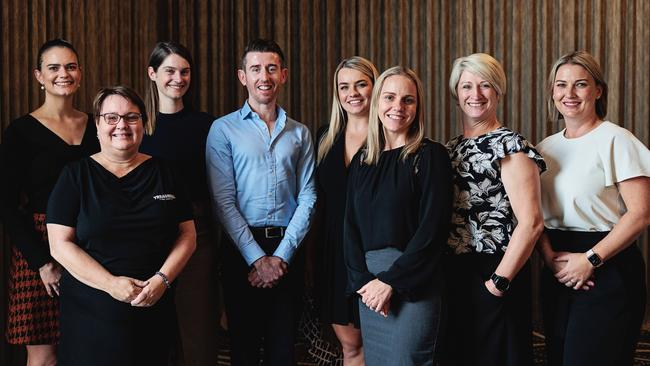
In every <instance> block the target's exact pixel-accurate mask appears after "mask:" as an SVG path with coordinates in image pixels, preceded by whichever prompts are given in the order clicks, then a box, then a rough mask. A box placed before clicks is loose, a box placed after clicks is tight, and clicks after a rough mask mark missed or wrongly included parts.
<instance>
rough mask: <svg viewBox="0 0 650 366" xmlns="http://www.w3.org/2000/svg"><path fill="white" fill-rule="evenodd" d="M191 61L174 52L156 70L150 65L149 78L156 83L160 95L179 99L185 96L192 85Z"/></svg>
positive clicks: (160, 96)
mask: <svg viewBox="0 0 650 366" xmlns="http://www.w3.org/2000/svg"><path fill="white" fill-rule="evenodd" d="M190 71H191V70H190V63H189V62H188V61H187V60H186V59H184V58H183V57H181V56H179V55H177V54H175V53H172V54H170V55H169V56H167V57H166V58H165V59H164V60H163V62H162V63H161V64H160V66H159V67H158V70H154V68H153V67H151V66H150V67H149V68H148V69H147V72H148V74H149V78H150V79H151V80H152V81H153V82H155V83H156V87H157V89H158V97H159V98H160V99H162V98H169V99H171V100H177V99H181V98H183V95H185V93H187V90H188V89H189V87H190V79H191V74H190Z"/></svg>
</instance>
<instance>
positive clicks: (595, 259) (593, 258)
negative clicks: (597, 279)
mask: <svg viewBox="0 0 650 366" xmlns="http://www.w3.org/2000/svg"><path fill="white" fill-rule="evenodd" d="M585 254H586V255H587V260H588V261H589V263H591V265H592V266H594V267H600V266H602V265H603V259H602V258H601V257H600V256H599V255H598V254H597V253H596V252H594V250H593V249H589V250H588V251H587V253H585Z"/></svg>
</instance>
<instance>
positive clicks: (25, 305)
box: [6, 213, 59, 345]
mask: <svg viewBox="0 0 650 366" xmlns="http://www.w3.org/2000/svg"><path fill="white" fill-rule="evenodd" d="M34 228H35V229H36V231H37V232H39V233H41V236H42V239H43V245H48V243H47V229H46V226H45V214H36V213H35V214H34ZM12 252H13V255H12V257H11V266H10V268H9V306H8V314H7V329H6V337H7V342H9V343H11V344H25V345H36V344H56V343H57V342H58V340H59V298H58V297H56V296H55V297H50V296H49V295H48V294H47V292H46V291H45V286H44V285H43V282H42V281H41V276H40V275H39V274H38V272H34V271H32V270H31V269H29V267H27V261H26V260H25V258H24V257H23V255H22V254H21V253H20V251H18V249H16V247H15V246H13V245H12Z"/></svg>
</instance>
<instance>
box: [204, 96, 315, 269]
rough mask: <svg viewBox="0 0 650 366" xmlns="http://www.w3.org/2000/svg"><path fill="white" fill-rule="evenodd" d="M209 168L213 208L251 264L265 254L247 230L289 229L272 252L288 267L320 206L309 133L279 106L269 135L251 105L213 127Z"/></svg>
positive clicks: (215, 122)
mask: <svg viewBox="0 0 650 366" xmlns="http://www.w3.org/2000/svg"><path fill="white" fill-rule="evenodd" d="M205 154H206V166H207V173H208V182H209V188H210V191H211V195H212V200H213V203H214V204H213V207H214V209H215V212H216V215H217V217H218V218H219V220H221V224H222V225H223V227H224V229H225V230H226V232H227V233H228V235H230V238H231V239H232V241H233V242H234V243H235V245H237V248H238V249H239V251H240V253H241V254H242V256H243V257H244V259H245V260H246V263H248V265H251V264H253V263H254V262H255V261H256V260H258V259H259V258H261V257H263V256H265V255H266V254H265V253H264V251H263V250H262V248H261V247H260V246H259V244H258V243H257V242H256V241H255V239H254V238H253V234H252V233H251V231H250V229H249V226H252V227H266V226H286V227H287V229H286V231H285V234H284V237H283V238H282V241H281V242H280V244H279V245H278V248H277V249H276V250H275V253H273V255H274V256H278V257H280V258H282V259H283V260H284V261H285V262H287V263H289V262H290V260H291V257H292V256H293V254H294V252H295V251H296V249H297V248H298V246H299V245H300V243H301V242H302V239H303V238H304V237H305V235H306V234H307V230H308V229H309V225H310V223H311V219H312V216H313V213H314V206H315V203H316V188H315V186H314V147H313V144H312V139H311V136H310V134H309V130H308V129H307V127H305V126H304V125H303V124H301V123H298V122H296V121H294V120H292V119H291V118H288V117H287V114H286V113H285V111H284V110H283V109H282V108H280V107H277V120H276V121H275V126H274V128H273V132H272V133H271V134H270V135H269V130H268V128H267V126H266V123H264V121H263V120H262V119H261V118H260V117H259V115H258V114H257V113H255V112H254V111H253V110H252V109H251V107H250V106H249V105H248V101H246V103H244V106H243V107H242V108H241V109H240V110H237V111H235V112H233V113H230V114H228V115H226V116H223V117H221V118H219V119H217V120H216V121H214V123H213V124H212V127H211V128H210V133H209V134H208V140H207V143H206V152H205Z"/></svg>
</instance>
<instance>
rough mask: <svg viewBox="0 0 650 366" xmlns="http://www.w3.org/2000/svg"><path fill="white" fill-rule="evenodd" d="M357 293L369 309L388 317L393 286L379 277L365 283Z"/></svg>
mask: <svg viewBox="0 0 650 366" xmlns="http://www.w3.org/2000/svg"><path fill="white" fill-rule="evenodd" d="M357 293H358V294H359V295H360V296H361V302H363V303H364V304H365V305H366V306H367V307H368V308H369V309H370V310H372V311H374V312H376V313H379V314H381V315H383V316H384V318H387V317H388V310H389V309H390V298H391V296H392V295H393V288H392V287H391V286H390V285H389V284H387V283H384V282H381V281H380V280H379V279H377V278H375V279H374V280H372V281H370V282H368V283H366V284H365V285H363V287H361V288H360V289H359V290H358V291H357Z"/></svg>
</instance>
